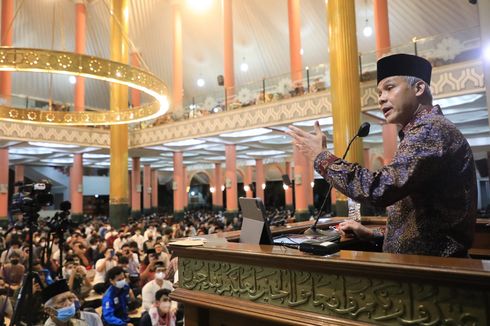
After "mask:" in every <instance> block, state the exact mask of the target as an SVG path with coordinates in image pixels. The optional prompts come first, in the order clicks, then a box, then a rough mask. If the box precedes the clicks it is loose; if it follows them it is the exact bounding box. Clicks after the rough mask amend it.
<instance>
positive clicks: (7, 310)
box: [0, 278, 13, 322]
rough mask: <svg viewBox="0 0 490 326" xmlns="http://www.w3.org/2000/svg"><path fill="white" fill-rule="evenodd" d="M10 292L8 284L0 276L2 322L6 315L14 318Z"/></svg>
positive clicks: (0, 319) (0, 313)
mask: <svg viewBox="0 0 490 326" xmlns="http://www.w3.org/2000/svg"><path fill="white" fill-rule="evenodd" d="M9 292H10V291H9V287H8V284H6V283H5V281H4V280H3V279H2V278H0V322H2V321H3V318H4V317H5V316H7V317H8V318H12V314H13V309H12V303H11V302H10V300H9Z"/></svg>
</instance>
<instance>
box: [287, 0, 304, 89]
mask: <svg viewBox="0 0 490 326" xmlns="http://www.w3.org/2000/svg"><path fill="white" fill-rule="evenodd" d="M299 2H300V0H288V23H289V24H288V26H289V60H290V63H291V81H292V82H293V84H294V83H296V82H301V80H302V79H303V64H302V62H301V53H300V51H301V9H300V4H299Z"/></svg>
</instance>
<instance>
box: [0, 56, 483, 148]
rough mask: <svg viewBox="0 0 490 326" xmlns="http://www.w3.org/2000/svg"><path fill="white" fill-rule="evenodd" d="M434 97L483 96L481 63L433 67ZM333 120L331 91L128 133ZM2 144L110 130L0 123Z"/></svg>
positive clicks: (151, 135) (96, 136)
mask: <svg viewBox="0 0 490 326" xmlns="http://www.w3.org/2000/svg"><path fill="white" fill-rule="evenodd" d="M374 85H375V81H370V82H365V83H362V84H361V103H362V110H363V111H367V110H372V109H375V108H377V107H378V105H377V97H378V96H377V94H376V88H375V86H374ZM431 88H432V91H433V94H434V96H435V97H437V98H441V97H449V96H456V95H464V94H468V93H475V92H482V91H484V90H485V86H484V78H483V67H482V62H481V61H480V60H473V61H466V62H462V63H457V64H451V65H446V66H442V67H437V68H435V69H434V71H433V78H432V83H431ZM329 115H331V100H330V91H329V90H327V91H325V92H320V93H314V94H310V95H305V96H300V97H294V98H290V99H287V100H282V101H278V102H271V103H268V104H263V105H256V106H250V107H245V108H240V109H237V110H233V111H228V112H224V113H218V114H210V115H208V116H204V117H200V118H195V119H190V120H185V121H180V122H176V123H168V124H164V125H161V126H157V127H152V128H147V129H143V130H137V131H133V132H130V137H129V144H130V145H129V148H130V149H132V148H138V147H146V146H153V145H161V144H162V143H166V142H170V141H177V140H183V139H190V138H196V137H199V138H201V137H207V136H213V135H217V134H220V133H225V132H231V131H238V130H245V129H250V128H259V127H267V126H274V125H277V124H286V123H293V122H297V121H303V120H311V119H317V118H324V117H326V116H329ZM0 139H8V140H18V141H39V140H45V141H51V142H58V143H70V144H77V145H80V146H94V147H106V148H107V147H110V137H109V130H104V129H96V128H81V127H68V126H66V127H61V126H45V127H41V126H35V125H25V124H21V123H13V122H3V123H1V124H0Z"/></svg>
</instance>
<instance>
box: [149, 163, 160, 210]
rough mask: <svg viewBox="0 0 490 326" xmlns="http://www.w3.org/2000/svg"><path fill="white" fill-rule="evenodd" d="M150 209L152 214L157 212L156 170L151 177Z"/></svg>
mask: <svg viewBox="0 0 490 326" xmlns="http://www.w3.org/2000/svg"><path fill="white" fill-rule="evenodd" d="M151 207H152V211H153V213H157V212H158V170H156V169H155V170H153V172H152V177H151Z"/></svg>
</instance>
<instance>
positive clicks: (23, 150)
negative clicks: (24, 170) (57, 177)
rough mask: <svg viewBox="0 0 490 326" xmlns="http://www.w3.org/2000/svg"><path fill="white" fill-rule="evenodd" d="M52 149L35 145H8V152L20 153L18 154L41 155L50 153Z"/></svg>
mask: <svg viewBox="0 0 490 326" xmlns="http://www.w3.org/2000/svg"><path fill="white" fill-rule="evenodd" d="M52 153H53V150H51V149H49V148H36V147H34V148H33V147H10V148H9V154H20V155H43V154H52Z"/></svg>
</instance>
